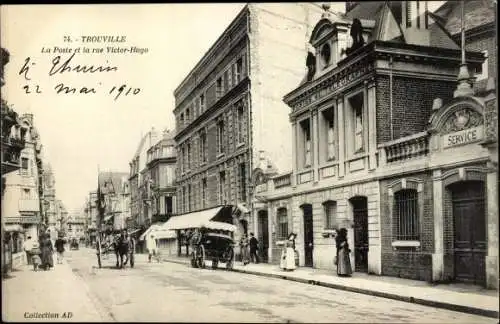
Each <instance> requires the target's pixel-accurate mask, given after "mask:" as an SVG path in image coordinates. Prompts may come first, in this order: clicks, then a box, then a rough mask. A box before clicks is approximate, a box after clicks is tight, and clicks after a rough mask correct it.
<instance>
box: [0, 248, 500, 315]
mask: <svg viewBox="0 0 500 324" xmlns="http://www.w3.org/2000/svg"><path fill="white" fill-rule="evenodd" d="M137 257H138V258H137V261H136V264H135V266H134V268H130V267H126V268H124V269H116V268H115V267H114V264H113V263H114V260H106V265H105V266H104V267H102V268H101V269H99V268H98V267H97V265H96V258H95V251H94V250H91V249H86V248H83V249H80V250H78V251H71V253H69V254H68V257H67V263H66V262H65V263H64V264H63V265H56V267H55V269H53V270H50V271H46V272H41V273H39V274H37V275H36V278H35V277H31V280H32V281H31V282H30V281H28V282H26V284H29V286H22V288H21V291H22V292H26V293H27V294H26V295H25V296H26V297H24V296H20V295H18V294H19V293H16V290H18V289H19V287H16V285H14V284H11V282H10V281H11V280H12V283H14V280H16V278H11V279H7V280H6V281H4V290H6V292H7V293H9V296H11V297H10V298H9V299H8V300H4V301H3V314H4V317H3V319H4V320H10V321H26V320H28V321H29V318H26V317H25V316H26V315H25V312H27V311H28V309H29V312H30V313H34V312H35V311H36V310H37V309H46V310H52V312H53V313H56V312H58V311H61V313H60V314H62V311H65V312H71V313H72V316H71V318H69V319H63V318H61V317H59V318H58V319H55V318H51V319H50V318H47V319H46V320H47V321H49V320H52V321H53V320H56V321H86V320H89V321H117V322H122V321H127V322H129V321H130V322H134V321H141V322H143V321H161V322H233V323H236V322H260V323H301V322H302V323H310V322H323V323H332V322H351V323H367V322H369V323H389V322H397V323H451V322H453V323H495V322H496V320H495V319H492V318H488V317H482V316H476V315H469V314H464V313H460V312H454V311H448V310H443V309H438V308H433V307H426V306H421V305H415V304H410V303H406V302H401V301H395V300H391V299H386V298H379V297H373V296H369V295H364V294H358V293H352V292H347V291H340V290H335V289H331V288H326V287H318V286H313V285H307V284H303V283H297V282H290V281H285V280H281V279H272V278H266V277H262V276H255V275H250V274H241V273H237V272H229V271H226V270H225V269H224V267H221V268H219V269H217V270H213V269H211V268H210V267H208V268H207V269H195V268H191V267H190V266H189V265H188V264H185V265H184V264H176V263H171V262H161V263H157V262H151V263H149V262H148V261H147V256H146V255H137ZM108 261H109V262H108ZM30 272H31V271H30V270H28V269H22V270H20V271H18V272H15V273H13V276H15V277H17V276H19V278H21V277H23V278H29V276H28V275H29V274H30ZM31 273H32V272H31ZM58 276H63V277H62V278H61V279H63V280H65V284H64V289H63V288H61V287H62V285H59V284H58V283H57V280H58V279H57V277H58ZM81 279H83V280H81ZM35 280H37V281H40V280H41V283H40V284H39V285H36V284H35ZM23 285H24V284H23ZM85 286H87V287H85ZM51 287H52V288H51ZM45 289H46V290H45ZM28 292H29V294H28ZM59 294H62V295H63V296H59V297H58V296H57V295H59ZM71 296H73V297H71ZM82 296H83V297H82ZM18 297H19V298H18ZM23 299H24V301H23V302H22V303H20V304H19V303H17V302H18V301H19V302H21V300H23ZM44 300H49V302H48V303H47V302H44V303H42V304H40V301H42V302H43V301H44ZM50 301H52V305H53V306H51V307H47V308H43V305H50V304H51V303H50ZM30 302H33V304H30ZM58 302H59V303H60V304H59V305H56V304H57V303H58ZM21 305H24V306H21ZM36 305H39V306H36ZM40 306H41V307H40ZM31 316H35V315H33V314H31Z"/></svg>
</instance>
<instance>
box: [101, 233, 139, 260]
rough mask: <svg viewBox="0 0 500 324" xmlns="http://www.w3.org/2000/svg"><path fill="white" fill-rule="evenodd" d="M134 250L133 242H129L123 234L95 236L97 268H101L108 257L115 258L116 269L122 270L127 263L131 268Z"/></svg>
mask: <svg viewBox="0 0 500 324" xmlns="http://www.w3.org/2000/svg"><path fill="white" fill-rule="evenodd" d="M131 245H132V246H131ZM134 250H135V247H134V246H133V241H132V242H130V241H129V240H128V237H126V236H125V235H123V232H119V231H115V232H111V233H102V234H101V235H97V241H96V255H97V264H98V265H99V268H101V267H102V261H103V260H107V259H109V256H110V255H115V256H116V267H117V268H123V267H124V266H125V265H126V264H127V262H128V261H130V267H131V268H133V267H134ZM124 257H125V261H124V260H123V258H124Z"/></svg>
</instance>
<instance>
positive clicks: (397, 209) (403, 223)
mask: <svg viewBox="0 0 500 324" xmlns="http://www.w3.org/2000/svg"><path fill="white" fill-rule="evenodd" d="M417 199H418V198H417V191H416V190H415V189H403V190H400V191H398V192H396V193H395V194H394V209H393V215H394V221H395V225H396V231H397V232H396V235H395V236H396V239H397V240H400V241H418V240H419V238H420V233H419V232H420V231H419V227H420V225H419V217H418V200H417Z"/></svg>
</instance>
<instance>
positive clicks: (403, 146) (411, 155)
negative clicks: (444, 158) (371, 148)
mask: <svg viewBox="0 0 500 324" xmlns="http://www.w3.org/2000/svg"><path fill="white" fill-rule="evenodd" d="M379 149H380V151H379V152H380V153H381V156H382V161H381V162H382V164H385V163H388V164H390V163H395V162H404V161H407V160H411V159H416V158H419V157H423V156H426V155H427V154H429V134H428V133H427V132H420V133H417V134H414V135H411V136H407V137H403V138H400V139H397V140H394V141H390V142H387V143H384V144H382V145H379ZM384 157H385V158H384Z"/></svg>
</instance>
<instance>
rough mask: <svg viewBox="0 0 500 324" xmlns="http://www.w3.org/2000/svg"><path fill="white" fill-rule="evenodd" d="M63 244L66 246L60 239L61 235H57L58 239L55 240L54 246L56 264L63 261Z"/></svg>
mask: <svg viewBox="0 0 500 324" xmlns="http://www.w3.org/2000/svg"><path fill="white" fill-rule="evenodd" d="M64 244H66V242H65V241H64V239H63V238H62V235H59V237H58V238H57V240H56V243H55V244H54V245H55V246H56V252H57V263H58V264H61V263H62V261H63V259H64Z"/></svg>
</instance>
